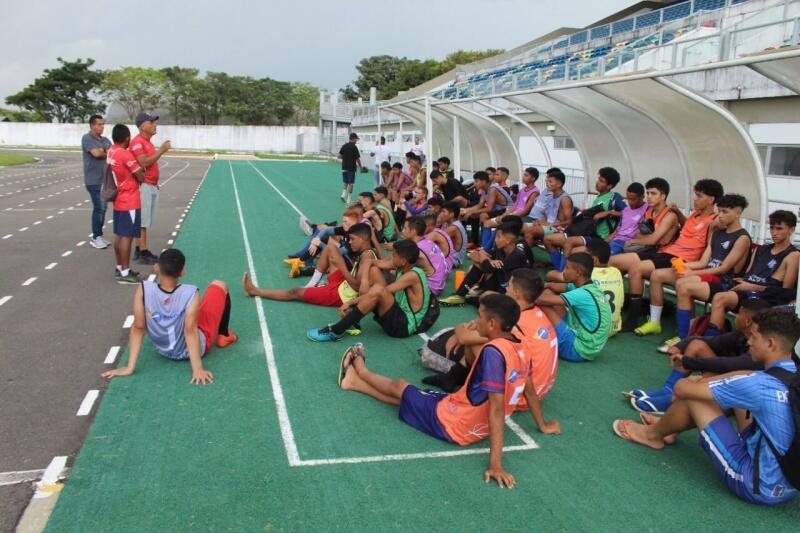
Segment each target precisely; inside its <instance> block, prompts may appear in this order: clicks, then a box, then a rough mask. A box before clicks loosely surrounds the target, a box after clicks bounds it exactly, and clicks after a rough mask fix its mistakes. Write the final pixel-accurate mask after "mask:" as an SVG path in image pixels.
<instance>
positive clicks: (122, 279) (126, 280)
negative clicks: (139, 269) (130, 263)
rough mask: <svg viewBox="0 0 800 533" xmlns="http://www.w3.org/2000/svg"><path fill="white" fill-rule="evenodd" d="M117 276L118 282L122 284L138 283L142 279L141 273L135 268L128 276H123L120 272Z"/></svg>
mask: <svg viewBox="0 0 800 533" xmlns="http://www.w3.org/2000/svg"><path fill="white" fill-rule="evenodd" d="M117 276H118V277H117V283H119V284H120V285H136V284H137V283H139V282H140V281H142V280H141V278H140V277H139V275H138V274H137V273H136V272H134V271H133V270H130V271H128V275H127V276H123V275H122V274H121V273H118V274H117Z"/></svg>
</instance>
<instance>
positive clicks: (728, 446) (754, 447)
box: [613, 309, 800, 505]
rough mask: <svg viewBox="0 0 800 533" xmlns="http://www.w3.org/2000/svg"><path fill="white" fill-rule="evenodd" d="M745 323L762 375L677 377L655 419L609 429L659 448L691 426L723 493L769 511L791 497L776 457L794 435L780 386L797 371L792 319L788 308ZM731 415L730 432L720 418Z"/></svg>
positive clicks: (797, 325) (798, 325) (797, 330)
mask: <svg viewBox="0 0 800 533" xmlns="http://www.w3.org/2000/svg"><path fill="white" fill-rule="evenodd" d="M753 322H754V327H753V330H752V333H751V336H750V350H751V353H752V355H753V359H754V360H755V361H758V362H760V363H761V364H763V365H764V368H765V369H766V370H764V371H758V372H750V373H736V372H734V373H731V374H723V375H721V376H717V377H715V378H713V379H711V380H703V379H695V378H687V379H682V380H680V381H678V383H676V384H675V392H674V394H675V401H673V402H672V405H671V406H670V407H669V409H667V411H666V412H665V413H664V416H663V417H661V418H658V419H655V417H653V418H648V419H647V420H648V422H649V424H637V423H635V422H634V421H632V420H615V421H614V424H613V429H614V432H615V433H616V434H617V435H618V436H619V437H621V438H623V439H625V440H628V441H631V442H634V443H636V444H641V445H643V446H647V447H650V448H654V449H661V448H663V447H664V446H665V445H666V444H671V443H673V442H675V440H676V438H677V436H678V435H679V434H680V433H683V432H684V431H687V430H690V429H693V428H697V429H698V430H699V431H700V439H699V440H700V446H701V447H702V448H703V450H704V451H705V452H706V454H708V456H709V458H710V459H711V461H712V463H713V464H714V467H715V468H716V470H717V472H718V473H719V475H720V476H722V479H723V480H724V482H725V485H726V486H727V488H728V490H730V491H731V492H732V493H734V494H735V495H736V496H737V497H739V498H741V499H743V500H745V501H747V502H751V503H757V504H761V505H775V504H778V503H781V502H785V501H788V500H791V499H792V498H794V497H795V496H797V494H798V491H797V488H796V486H792V484H791V482H790V481H789V480H788V479H787V474H786V470H785V469H782V468H781V465H780V464H778V458H779V457H780V454H785V453H786V452H787V450H788V449H789V446H790V445H791V444H792V441H793V439H794V438H795V435H796V432H797V428H795V419H794V416H793V412H792V405H791V404H790V403H789V398H790V395H789V391H788V389H787V386H786V384H785V383H786V381H785V380H787V379H791V375H792V374H793V373H796V372H797V370H798V369H797V367H796V365H795V363H794V361H792V352H793V350H794V345H795V343H796V342H797V340H798V338H799V337H800V319H798V317H797V316H796V315H795V314H794V312H793V311H791V310H782V309H767V310H764V311H761V312H760V313H758V314H757V315H756V316H754V317H753ZM731 409H732V410H733V411H734V414H735V415H736V421H737V426H738V427H737V428H736V429H734V428H733V427H732V426H731V423H730V422H729V421H728V418H727V415H726V413H727V412H728V411H729V410H731ZM748 412H749V414H750V415H751V416H752V417H750V416H748V415H747V413H748ZM764 441H766V442H764ZM793 475H794V476H795V479H796V474H793ZM796 482H797V481H796V480H795V483H796Z"/></svg>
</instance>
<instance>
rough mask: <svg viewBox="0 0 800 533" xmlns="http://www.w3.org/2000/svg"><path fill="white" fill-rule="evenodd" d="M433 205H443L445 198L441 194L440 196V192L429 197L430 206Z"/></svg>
mask: <svg viewBox="0 0 800 533" xmlns="http://www.w3.org/2000/svg"><path fill="white" fill-rule="evenodd" d="M432 205H438V206H439V207H441V206H443V205H444V200H442V197H441V196H439V195H438V194H435V195H433V196H431V197H430V198H428V206H432Z"/></svg>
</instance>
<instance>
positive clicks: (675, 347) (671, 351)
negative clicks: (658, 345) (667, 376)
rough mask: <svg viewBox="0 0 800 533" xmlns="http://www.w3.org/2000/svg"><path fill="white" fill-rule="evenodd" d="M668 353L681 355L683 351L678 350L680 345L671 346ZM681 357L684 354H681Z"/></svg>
mask: <svg viewBox="0 0 800 533" xmlns="http://www.w3.org/2000/svg"><path fill="white" fill-rule="evenodd" d="M667 353H668V354H669V355H673V354H676V353H681V351H680V349H679V348H678V345H677V344H674V345H672V346H670V347H669V348H667ZM681 355H683V354H681Z"/></svg>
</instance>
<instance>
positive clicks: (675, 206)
mask: <svg viewBox="0 0 800 533" xmlns="http://www.w3.org/2000/svg"><path fill="white" fill-rule="evenodd" d="M667 208H668V209H669V210H670V211H672V212H673V213H675V214H677V213H680V212H681V208H680V207H678V204H669V205H668V206H667Z"/></svg>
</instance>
